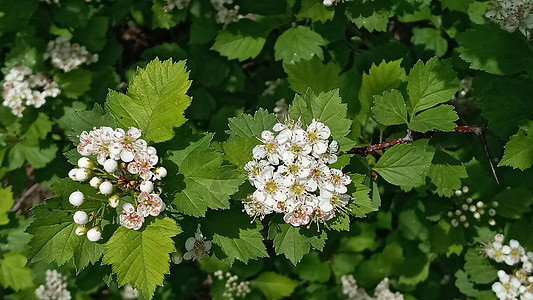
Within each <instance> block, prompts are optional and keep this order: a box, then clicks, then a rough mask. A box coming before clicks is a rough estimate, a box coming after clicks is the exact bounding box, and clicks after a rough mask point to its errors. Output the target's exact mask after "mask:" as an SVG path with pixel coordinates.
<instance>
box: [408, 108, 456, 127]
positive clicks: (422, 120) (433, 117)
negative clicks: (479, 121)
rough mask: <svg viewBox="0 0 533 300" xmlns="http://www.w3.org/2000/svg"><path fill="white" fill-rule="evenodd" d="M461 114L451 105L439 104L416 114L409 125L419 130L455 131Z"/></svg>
mask: <svg viewBox="0 0 533 300" xmlns="http://www.w3.org/2000/svg"><path fill="white" fill-rule="evenodd" d="M457 120H459V116H457V113H456V112H455V110H454V107H453V106H451V105H445V104H443V105H439V106H437V107H434V108H430V109H428V110H425V111H423V112H421V113H419V114H417V115H415V116H414V117H413V118H412V119H411V122H409V124H407V126H408V127H409V129H411V130H413V131H417V132H427V131H431V130H440V131H454V130H455V127H456V126H457V125H456V124H455V121H457Z"/></svg>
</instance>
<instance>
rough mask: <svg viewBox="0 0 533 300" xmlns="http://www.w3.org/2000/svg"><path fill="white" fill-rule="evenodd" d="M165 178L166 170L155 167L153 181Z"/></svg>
mask: <svg viewBox="0 0 533 300" xmlns="http://www.w3.org/2000/svg"><path fill="white" fill-rule="evenodd" d="M166 176H167V169H165V168H164V167H157V168H155V169H154V179H155V180H161V178H165V177H166Z"/></svg>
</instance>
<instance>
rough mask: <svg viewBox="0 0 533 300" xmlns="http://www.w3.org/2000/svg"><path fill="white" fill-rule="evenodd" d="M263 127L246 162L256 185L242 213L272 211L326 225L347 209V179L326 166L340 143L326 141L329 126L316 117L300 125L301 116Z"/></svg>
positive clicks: (295, 221) (287, 218)
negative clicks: (298, 118)
mask: <svg viewBox="0 0 533 300" xmlns="http://www.w3.org/2000/svg"><path fill="white" fill-rule="evenodd" d="M273 131H274V132H277V135H276V134H275V133H274V132H272V131H269V130H265V131H263V133H262V135H261V141H262V144H260V145H258V146H256V147H255V148H254V149H253V151H252V152H253V153H252V154H253V157H254V160H252V161H250V162H248V163H247V164H246V165H245V167H244V168H245V170H246V171H247V173H248V180H249V181H250V183H251V184H252V185H253V186H254V187H255V188H256V191H255V192H254V193H253V194H252V195H251V196H249V197H248V198H249V199H250V200H249V201H245V202H244V211H245V212H246V213H247V214H248V215H250V216H252V217H254V218H256V217H259V218H260V219H263V218H264V216H265V215H267V214H270V213H273V212H276V213H282V214H283V215H284V220H285V222H287V223H290V224H292V225H293V226H302V225H307V227H309V224H310V223H312V222H315V223H317V224H318V223H325V222H326V221H328V220H330V219H332V218H333V217H335V215H336V214H337V213H341V212H345V211H347V210H348V209H347V208H346V206H347V205H348V201H349V199H350V197H349V196H348V195H345V193H346V192H347V188H346V185H348V184H349V183H350V182H351V179H350V177H349V176H348V175H346V174H344V173H343V172H342V171H341V170H338V169H330V168H329V166H328V164H329V163H332V162H335V161H336V160H337V158H336V157H337V151H338V143H337V142H336V141H331V142H330V141H329V138H330V136H331V131H330V129H329V128H328V127H327V126H326V125H325V124H323V123H321V122H320V121H318V120H313V121H312V123H311V125H309V126H308V127H307V129H304V128H303V127H302V123H301V121H300V120H297V121H294V120H291V119H287V120H286V121H285V122H283V123H277V124H275V125H274V127H273Z"/></svg>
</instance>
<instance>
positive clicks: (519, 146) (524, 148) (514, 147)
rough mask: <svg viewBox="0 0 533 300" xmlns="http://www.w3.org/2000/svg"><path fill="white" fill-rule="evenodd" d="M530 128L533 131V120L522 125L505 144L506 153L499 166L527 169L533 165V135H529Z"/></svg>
mask: <svg viewBox="0 0 533 300" xmlns="http://www.w3.org/2000/svg"><path fill="white" fill-rule="evenodd" d="M529 130H531V132H533V121H529V122H528V123H527V124H526V125H525V126H523V127H521V128H520V130H518V133H516V134H515V135H513V136H512V137H511V139H510V140H509V142H507V144H505V153H504V155H503V157H502V160H501V161H500V163H499V164H498V166H509V167H513V168H519V169H520V170H525V169H528V168H530V167H531V165H533V137H531V136H529V134H528V132H529Z"/></svg>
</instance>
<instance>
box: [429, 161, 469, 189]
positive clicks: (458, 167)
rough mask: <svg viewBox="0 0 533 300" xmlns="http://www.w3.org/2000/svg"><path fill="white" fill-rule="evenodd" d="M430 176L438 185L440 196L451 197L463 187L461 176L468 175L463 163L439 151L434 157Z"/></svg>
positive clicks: (432, 181)
mask: <svg viewBox="0 0 533 300" xmlns="http://www.w3.org/2000/svg"><path fill="white" fill-rule="evenodd" d="M428 177H429V178H430V179H431V183H433V184H434V185H435V186H436V187H437V193H438V194H439V196H446V197H451V196H452V194H453V192H454V191H455V190H458V189H460V188H461V186H462V185H461V178H466V177H468V174H467V173H466V168H465V166H463V164H462V163H461V162H460V161H458V160H457V159H455V158H454V157H452V156H451V155H449V154H447V153H446V152H443V151H438V152H436V153H435V156H434V157H433V161H432V162H431V167H430V168H429V172H428Z"/></svg>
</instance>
